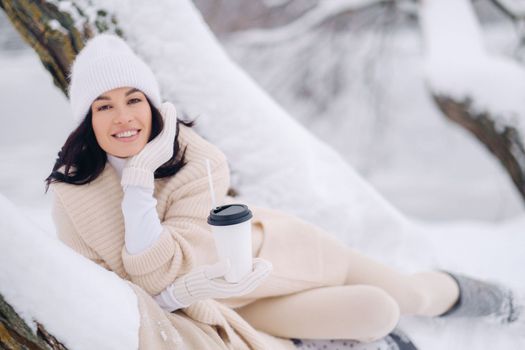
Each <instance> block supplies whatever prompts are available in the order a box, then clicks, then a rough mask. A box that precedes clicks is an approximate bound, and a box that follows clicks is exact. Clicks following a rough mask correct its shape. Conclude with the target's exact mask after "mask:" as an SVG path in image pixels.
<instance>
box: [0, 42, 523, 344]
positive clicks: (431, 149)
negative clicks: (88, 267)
mask: <svg viewBox="0 0 525 350" xmlns="http://www.w3.org/2000/svg"><path fill="white" fill-rule="evenodd" d="M414 41H415V38H414V37H410V36H409V37H406V36H401V37H400V38H399V42H397V44H398V45H399V47H398V48H399V50H400V51H399V55H398V56H397V57H394V59H395V61H396V63H395V64H396V67H397V70H398V71H403V72H404V74H402V75H399V76H397V78H396V79H397V80H395V79H394V80H391V81H390V83H391V84H392V86H393V87H396V86H397V87H398V88H397V89H395V88H394V89H392V94H391V95H390V96H389V98H388V100H387V103H389V105H387V109H389V110H390V113H389V114H388V124H387V128H385V129H384V130H385V132H384V136H383V137H384V143H382V144H379V145H376V148H375V150H376V151H375V153H373V154H374V155H375V156H377V158H376V159H374V160H372V161H370V160H367V159H366V157H367V156H369V155H367V154H361V155H360V157H361V158H358V157H359V155H358V154H357V155H356V152H355V151H353V150H349V153H351V154H352V155H353V160H354V161H356V163H357V164H364V163H366V164H367V167H366V169H367V171H366V172H362V173H361V175H362V176H363V177H364V178H365V179H366V180H367V181H369V182H370V183H372V184H373V186H374V187H375V188H376V189H378V191H379V193H381V194H382V195H383V196H384V197H385V198H386V199H387V200H388V201H389V202H390V203H393V204H394V206H395V207H396V208H397V209H399V210H400V211H401V212H402V213H404V214H406V215H407V216H408V217H410V218H411V221H410V225H409V226H410V228H411V230H412V231H413V232H419V233H420V232H425V234H426V242H427V243H429V244H430V245H431V247H432V249H433V251H434V253H433V254H432V257H433V259H432V261H431V263H432V264H435V265H436V266H440V267H445V268H449V269H453V270H457V271H462V272H465V273H470V274H472V275H474V276H480V277H484V278H491V279H494V280H497V281H500V282H505V283H507V284H508V285H511V286H513V287H515V288H518V289H520V290H521V291H525V279H524V278H523V277H522V274H521V271H520V269H521V268H520V267H521V266H523V265H524V263H525V260H524V254H523V253H522V250H523V248H522V247H524V246H525V235H524V234H523V231H524V228H525V211H524V210H523V204H522V202H521V199H520V198H519V196H518V195H517V194H516V191H515V190H514V189H513V188H512V186H511V185H510V181H509V180H508V178H507V176H506V174H505V173H504V172H503V171H502V169H501V168H500V167H499V165H498V164H497V162H496V161H495V160H494V159H492V157H491V156H490V155H489V154H488V153H487V152H486V151H485V150H484V148H483V147H482V146H480V145H479V144H478V143H477V141H475V140H473V139H472V137H471V136H470V135H469V134H467V133H466V132H464V131H463V130H461V129H458V128H457V127H456V126H455V125H452V124H450V123H449V122H447V121H446V120H445V119H444V118H443V117H442V116H440V115H439V114H438V113H437V112H436V111H435V109H434V107H433V106H432V104H431V103H430V101H429V100H428V97H427V96H426V95H425V93H424V87H423V84H422V81H421V68H422V62H421V60H420V58H419V56H418V55H419V54H420V53H419V52H418V49H417V46H414ZM400 65H402V66H400ZM0 77H1V79H0V96H1V101H2V107H3V108H2V116H1V118H2V121H3V125H4V127H3V128H2V129H1V130H0V194H2V195H3V196H5V197H7V199H8V200H9V201H11V202H13V203H14V204H15V205H16V206H17V207H18V209H20V213H21V214H22V215H25V217H26V218H30V219H31V220H32V221H33V222H34V223H35V224H36V225H38V226H39V227H40V228H42V231H39V232H41V233H42V234H44V235H46V236H49V237H50V238H51V239H52V237H53V234H54V228H53V225H52V222H51V220H50V216H49V204H50V195H47V196H44V195H43V190H44V186H43V180H44V179H45V177H47V175H49V173H50V171H51V167H52V165H53V162H54V159H55V158H56V154H57V152H58V150H59V148H60V146H61V145H62V144H63V142H64V140H65V137H66V136H67V133H68V130H69V128H70V127H71V126H72V123H71V121H70V118H69V110H68V105H67V101H66V99H65V98H64V96H63V95H62V93H61V92H60V91H58V89H56V88H55V87H54V86H53V85H52V81H51V79H50V77H49V74H48V73H47V72H46V71H45V70H44V68H43V67H42V65H41V64H40V62H39V60H38V58H37V57H36V56H35V55H34V54H33V53H32V52H31V51H30V50H19V51H16V52H11V51H10V52H1V54H0ZM401 86H403V89H404V90H401V89H400V88H399V87H401ZM407 91H408V92H407ZM404 94H406V95H409V96H410V99H409V100H410V103H407V99H406V98H403V95H404ZM350 100H351V101H356V100H357V98H356V99H352V98H350ZM343 107H345V106H344V105H339V107H338V108H343ZM287 109H288V110H289V111H290V112H291V113H290V114H291V115H292V116H293V115H294V113H293V111H292V110H293V106H291V107H289V106H287ZM297 109H300V107H297ZM363 118H364V117H363ZM298 119H300V118H298ZM341 129H343V131H341ZM344 130H345V128H341V125H340V124H338V123H333V122H332V120H331V119H329V118H327V119H326V123H324V124H323V121H322V119H320V120H318V121H317V122H316V124H315V125H312V132H314V133H315V134H316V135H318V136H319V137H321V138H322V139H324V140H325V141H326V142H328V143H337V145H334V147H335V148H336V149H337V150H338V151H339V152H340V153H341V154H343V156H344V154H345V151H344V150H345V147H346V148H347V149H348V147H350V145H355V142H354V143H353V141H352V140H348V137H346V139H347V140H348V143H346V144H345V143H344V142H343V141H341V140H344V139H345V135H341V133H343V134H344V133H345V131H344ZM346 130H349V129H348V128H346ZM215 136H216V137H220V136H221V135H215ZM225 136H226V135H225ZM243 141H246V140H238V142H240V143H241V142H243ZM377 147H379V150H378V149H377ZM356 157H357V158H356ZM344 158H345V159H347V160H348V158H346V157H344ZM382 159H384V160H386V161H385V162H381V161H380V160H382ZM359 160H361V162H359ZM261 170H262V171H264V170H265V169H261ZM8 207H9V206H8V205H7V204H5V203H2V208H3V209H5V210H6V211H7V208H8ZM9 208H10V207H9ZM9 210H11V209H9ZM4 214H5V212H4ZM13 217H16V215H13ZM2 219H4V218H2ZM344 219H345V218H341V220H344ZM3 223H5V221H3ZM336 224H337V223H336ZM6 238H8V240H7V241H3V240H2V239H6ZM2 239H0V242H2V243H5V242H13V240H12V239H14V238H9V237H8V236H5V235H3V236H2ZM2 246H3V247H4V249H6V248H7V246H6V245H5V244H0V247H2ZM410 247H413V246H410ZM410 247H408V248H410ZM50 249H51V248H50ZM0 252H2V254H6V253H7V251H6V250H4V251H2V249H1V248H0ZM416 255H417V254H416ZM0 256H1V254H0ZM4 266H5V265H4ZM2 277H4V278H5V277H6V275H5V274H3V272H2V276H0V282H2V281H4V282H5V280H3V279H2ZM11 278H14V277H12V276H11ZM3 286H5V285H3ZM0 287H2V286H0ZM8 300H10V299H8ZM33 315H35V313H33ZM402 325H403V326H404V327H405V329H406V331H407V332H408V333H409V334H411V335H412V336H413V338H414V339H415V340H416V341H417V343H418V344H420V346H421V348H422V349H429V350H430V349H464V348H475V349H520V348H525V338H523V337H518V336H517V335H515V334H514V333H513V332H510V331H503V330H501V329H500V328H498V327H493V326H486V325H483V324H480V323H472V322H464V321H458V322H450V321H449V322H440V321H436V320H425V319H420V318H408V317H407V318H406V319H404V320H403V321H402ZM72 332H74V331H72ZM436 334H439V337H436ZM522 334H523V333H522Z"/></svg>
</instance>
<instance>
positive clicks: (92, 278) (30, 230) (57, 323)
mask: <svg viewBox="0 0 525 350" xmlns="http://www.w3.org/2000/svg"><path fill="white" fill-rule="evenodd" d="M48 214H49V213H48ZM0 215H1V218H0V232H2V234H1V235H0V266H1V267H2V268H1V270H0V293H1V294H2V295H3V296H4V298H5V299H6V301H7V302H8V303H9V304H10V305H12V306H13V307H14V308H15V310H16V311H17V313H19V314H20V315H21V316H22V317H23V318H24V319H25V320H26V322H28V324H30V325H31V326H32V327H33V330H35V325H34V324H33V322H32V319H36V320H38V321H39V322H40V323H42V324H43V325H44V326H45V328H46V330H47V331H48V332H50V333H51V334H53V335H54V336H55V337H57V339H59V340H60V341H61V342H62V343H63V344H64V345H65V346H66V347H68V348H70V349H86V350H87V349H136V348H137V347H138V330H139V319H140V315H139V313H138V305H137V298H136V296H135V293H134V292H133V290H132V289H131V287H130V286H129V285H128V284H127V282H125V281H124V280H122V279H120V278H118V276H117V275H116V274H114V273H112V272H109V271H107V270H105V269H104V268H102V267H100V266H99V265H97V264H95V263H93V262H91V261H90V260H88V259H87V258H85V257H83V256H82V255H80V254H78V253H76V252H74V251H73V250H71V249H70V248H69V247H67V246H66V245H65V244H63V243H62V242H60V241H59V240H58V239H57V238H56V237H50V236H49V235H48V234H45V233H43V232H41V231H42V229H41V228H40V227H38V226H37V225H35V223H34V221H33V220H30V219H28V218H27V217H26V216H25V215H23V214H22V213H21V212H20V209H18V208H17V207H16V206H14V205H13V204H12V203H11V202H10V201H9V200H8V199H6V198H5V197H4V196H3V195H0Z"/></svg>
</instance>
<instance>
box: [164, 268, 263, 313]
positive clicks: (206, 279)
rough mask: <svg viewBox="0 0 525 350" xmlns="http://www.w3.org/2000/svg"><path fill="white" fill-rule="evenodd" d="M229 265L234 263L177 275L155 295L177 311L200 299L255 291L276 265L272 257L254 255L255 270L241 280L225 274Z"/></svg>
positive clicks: (218, 297) (232, 295)
mask: <svg viewBox="0 0 525 350" xmlns="http://www.w3.org/2000/svg"><path fill="white" fill-rule="evenodd" d="M229 269H230V263H229V261H227V260H223V261H220V262H218V263H216V264H214V265H204V266H200V267H197V268H195V269H194V270H192V271H190V272H189V273H187V274H185V275H183V276H181V277H179V278H177V279H176V280H175V282H173V284H171V285H170V286H169V287H168V288H166V289H165V290H164V291H163V292H162V293H160V294H159V295H156V296H154V298H155V300H156V301H157V302H158V303H159V304H160V305H161V307H163V308H164V309H167V310H169V311H173V310H176V309H178V308H180V307H187V306H189V305H190V304H192V303H194V302H195V301H198V300H203V299H224V298H230V297H234V296H241V295H245V294H248V293H250V292H252V291H253V290H254V289H255V288H257V287H258V286H259V285H260V284H261V283H262V282H263V281H264V280H265V279H266V278H267V277H268V276H269V275H270V272H271V271H272V269H273V266H272V263H271V262H269V261H268V260H264V259H261V258H254V259H253V269H252V271H251V272H249V273H248V274H247V275H246V276H244V277H243V278H242V279H241V280H240V281H239V282H237V283H230V282H227V281H226V280H225V279H224V278H222V277H223V276H224V275H225V274H226V273H227V272H228V271H229Z"/></svg>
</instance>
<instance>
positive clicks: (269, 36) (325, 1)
mask: <svg viewBox="0 0 525 350" xmlns="http://www.w3.org/2000/svg"><path fill="white" fill-rule="evenodd" d="M382 1H383V0H322V1H320V2H319V3H318V5H317V6H314V7H313V9H311V10H309V11H308V12H307V13H305V14H303V15H302V16H301V17H299V18H298V19H297V20H295V21H293V22H292V23H289V24H286V25H284V26H282V27H278V28H272V29H263V30H259V29H253V30H250V31H244V32H240V33H239V34H238V35H236V36H235V38H234V40H236V41H238V42H250V43H255V42H256V43H271V42H275V41H283V40H291V39H294V38H296V37H297V36H299V35H302V34H304V33H306V32H307V31H308V30H309V29H311V28H313V27H315V26H318V25H320V24H321V23H322V22H323V21H325V20H327V19H329V18H331V17H333V16H334V15H336V14H339V13H341V12H344V11H350V10H358V9H360V8H362V7H366V6H370V5H373V4H376V3H379V2H382Z"/></svg>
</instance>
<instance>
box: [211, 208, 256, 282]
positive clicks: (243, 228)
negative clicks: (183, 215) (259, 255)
mask: <svg viewBox="0 0 525 350" xmlns="http://www.w3.org/2000/svg"><path fill="white" fill-rule="evenodd" d="M251 219H252V212H251V211H250V209H248V206H246V205H244V204H228V205H223V206H220V207H217V208H215V209H213V210H211V211H210V215H209V216H208V224H209V225H210V226H211V229H212V234H213V238H214V241H215V248H216V249H217V255H218V256H219V259H221V260H222V259H229V260H230V263H231V269H230V271H228V273H227V274H226V275H225V276H224V279H225V280H226V281H227V282H231V283H236V282H239V281H240V280H241V279H242V278H243V277H244V276H245V275H246V274H248V273H249V272H251V271H252V260H253V256H252V220H251Z"/></svg>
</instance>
